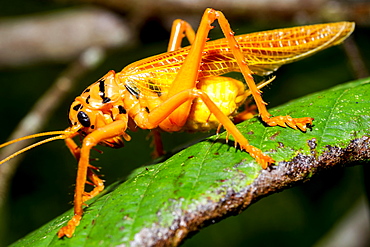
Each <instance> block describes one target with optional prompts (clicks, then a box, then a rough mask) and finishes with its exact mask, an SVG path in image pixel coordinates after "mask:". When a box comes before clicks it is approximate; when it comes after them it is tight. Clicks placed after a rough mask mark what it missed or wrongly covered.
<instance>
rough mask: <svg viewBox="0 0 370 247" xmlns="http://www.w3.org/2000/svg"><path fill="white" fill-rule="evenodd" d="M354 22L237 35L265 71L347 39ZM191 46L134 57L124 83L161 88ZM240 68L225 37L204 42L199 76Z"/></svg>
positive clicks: (254, 66) (253, 63) (253, 65)
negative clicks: (138, 57)
mask: <svg viewBox="0 0 370 247" xmlns="http://www.w3.org/2000/svg"><path fill="white" fill-rule="evenodd" d="M353 29H354V23H352V22H337V23H328V24H317V25H308V26H299V27H292V28H284V29H275V30H271V31H264V32H256V33H250V34H244V35H238V36H236V37H235V38H236V39H237V41H238V43H239V45H240V47H241V50H242V52H243V54H244V56H245V60H246V61H247V63H248V66H249V67H250V69H251V70H252V71H253V73H255V74H258V75H268V74H270V73H272V72H273V71H275V70H277V69H278V68H279V67H280V66H281V65H283V64H286V63H290V62H294V61H296V60H299V59H302V58H304V57H307V56H309V55H311V54H313V53H315V52H318V51H320V50H323V49H325V48H328V47H330V46H333V45H337V44H339V43H340V42H342V41H343V40H344V39H346V38H347V37H348V36H349V35H350V34H351V33H352V31H353ZM189 49H190V47H184V48H182V49H179V50H176V51H173V52H167V53H163V54H159V55H157V56H153V57H149V58H146V59H143V60H140V61H137V62H135V63H133V64H131V65H129V66H127V67H126V68H125V69H123V70H122V72H121V73H122V76H124V77H126V78H127V79H128V80H127V81H126V83H128V84H129V85H132V86H133V87H136V88H138V89H139V90H140V91H142V92H143V89H144V90H149V91H157V92H160V91H162V90H163V89H165V88H168V87H169V85H171V83H172V82H173V80H174V79H175V77H176V74H177V73H178V71H179V69H180V67H181V65H182V64H183V62H184V60H185V58H186V56H187V54H188V52H189ZM231 71H239V67H238V65H237V63H236V60H235V59H234V56H233V55H232V53H231V50H230V48H229V47H228V43H227V41H226V39H225V38H223V39H218V40H214V41H209V42H207V43H206V46H205V49H204V55H203V58H202V65H201V67H200V73H199V78H202V77H208V76H215V75H222V74H225V73H228V72H231Z"/></svg>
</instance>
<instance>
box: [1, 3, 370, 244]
mask: <svg viewBox="0 0 370 247" xmlns="http://www.w3.org/2000/svg"><path fill="white" fill-rule="evenodd" d="M94 2H95V4H94V6H95V7H97V8H104V9H106V10H109V11H113V12H115V13H116V14H117V16H119V17H120V18H123V19H125V20H126V21H127V23H128V24H129V26H130V28H131V31H132V42H131V43H130V45H129V46H128V45H122V46H121V47H118V48H117V47H116V48H114V49H108V51H107V52H108V55H107V58H106V59H105V60H104V61H103V62H102V63H101V65H99V66H98V67H97V68H96V69H94V70H93V71H92V72H89V73H87V74H86V75H85V76H84V77H83V78H82V79H81V80H79V82H78V84H77V86H76V87H75V88H74V90H73V92H71V93H70V94H69V95H68V97H67V99H65V100H63V102H62V103H61V105H60V106H59V107H58V108H57V111H56V112H55V113H54V114H53V115H52V117H51V118H50V119H49V120H48V121H47V125H46V127H45V128H44V129H43V131H46V130H63V129H65V128H66V127H67V126H68V121H67V111H68V108H69V105H70V103H71V102H72V101H73V99H74V98H75V97H76V96H78V95H79V94H80V93H81V92H82V91H83V89H84V88H86V87H87V86H88V85H90V84H91V83H93V82H95V81H96V80H97V79H99V78H100V77H101V76H103V75H104V74H105V73H106V72H107V71H108V70H111V69H113V70H115V71H120V70H121V69H122V68H123V67H125V66H126V65H128V64H129V63H131V62H134V61H137V60H139V59H142V58H145V57H148V56H151V55H154V54H158V53H162V52H165V51H166V47H167V42H168V38H169V33H170V31H169V30H170V29H169V27H170V24H169V23H170V21H171V20H173V19H174V18H178V17H180V18H186V17H189V18H190V19H191V21H194V23H197V22H199V18H200V17H201V15H202V13H203V11H204V9H205V8H204V5H205V3H204V4H199V6H198V5H197V4H193V6H191V7H189V6H182V4H184V3H180V2H181V1H179V5H178V8H175V7H173V9H172V10H171V6H169V5H167V6H160V2H161V1H159V2H158V3H156V4H155V5H153V4H151V5H148V6H146V5H145V4H146V1H136V2H130V1H127V5H123V6H121V7H117V6H114V2H115V1H109V2H110V4H107V3H105V4H101V3H99V1H94ZM221 2H222V1H221ZM247 2H248V3H249V1H246V4H247ZM284 2H285V1H276V3H275V4H276V6H271V5H270V6H266V8H270V9H263V8H262V9H261V10H260V11H258V10H255V11H251V10H249V11H247V10H246V11H245V14H243V11H242V9H240V8H235V9H233V8H232V6H228V7H227V8H226V7H225V8H222V6H221V7H218V6H213V5H212V2H209V3H208V6H210V7H214V8H218V9H221V10H223V11H224V14H225V15H226V17H227V18H228V19H229V21H230V23H231V26H232V28H233V29H234V31H235V32H236V33H237V34H243V33H248V32H252V31H260V30H266V29H274V28H279V27H289V26H295V25H303V24H305V23H306V22H307V23H317V22H327V21H330V20H332V19H333V20H332V21H336V19H335V18H333V17H332V16H333V14H332V13H331V12H330V10H331V8H330V6H327V8H328V9H329V11H328V13H329V14H328V13H327V12H324V11H323V10H322V8H321V7H323V6H322V5H320V6H317V7H316V8H315V6H313V7H312V6H310V7H309V8H308V7H307V10H306V9H305V8H304V7H300V8H298V9H299V11H298V10H297V9H294V8H293V6H292V9H289V8H279V4H283V3H284ZM331 2H333V1H331ZM338 3H340V4H342V5H344V6H347V5H345V4H348V6H357V5H353V4H354V3H362V2H361V1H338ZM363 3H364V4H365V5H364V6H367V8H368V11H369V12H365V13H362V12H361V13H362V15H364V16H359V15H360V14H361V13H360V14H358V12H356V10H353V11H354V12H353V13H354V14H353V13H352V12H350V11H348V10H346V11H345V13H344V14H343V15H342V16H341V15H339V16H340V18H342V20H355V21H358V20H359V22H358V23H357V27H356V30H355V32H354V34H353V35H352V38H353V40H352V41H354V42H355V44H357V46H358V48H359V51H360V54H361V57H362V58H364V59H365V61H364V65H365V67H364V68H365V70H362V72H361V73H362V74H361V73H360V77H361V76H365V75H366V68H369V65H370V60H369V57H370V50H369V49H368V45H369V42H370V26H369V23H370V22H367V23H368V24H367V25H366V21H364V18H368V19H370V6H369V5H366V1H364V2H363ZM130 4H131V5H130ZM135 4H136V5H138V6H134V5H135ZM91 5H92V4H91V3H88V1H83V2H80V1H47V0H39V1H36V0H28V1H26V0H13V1H12V2H11V3H10V2H1V3H0V15H1V17H2V18H1V19H0V23H2V22H4V21H7V22H8V21H9V18H10V17H11V20H10V21H12V20H17V19H18V18H24V17H25V15H29V14H33V15H36V16H37V15H38V14H39V13H40V14H42V13H44V12H49V11H51V13H57V12H58V11H60V10H65V9H66V8H68V9H74V8H77V7H81V6H91ZM284 6H285V5H284ZM274 7H276V9H275V8H274ZM333 8H336V9H335V10H336V11H339V10H337V9H338V6H336V5H334V7H332V9H333ZM353 8H355V7H353ZM148 9H149V10H148ZM144 10H145V11H144ZM143 12H144V13H143ZM339 12H340V11H339ZM350 13H352V15H351V14H350ZM356 13H357V14H356ZM176 14H178V16H176ZM275 14H276V15H275ZM356 18H358V19H356ZM76 25H77V24H76ZM24 31H26V30H24ZM61 32H63V31H61ZM106 35H110V33H109V32H107V34H106ZM47 37H48V33H47V32H45V36H44V37H40V39H43V38H47ZM211 37H212V38H215V37H221V32H220V31H219V30H215V31H212V33H211ZM1 42H2V37H1V36H0V47H1ZM15 42H16V40H15ZM56 49H57V47H56ZM1 53H2V51H1V48H0V56H1ZM70 62H71V59H70V60H68V59H64V60H61V61H57V60H53V61H51V60H49V61H47V60H46V61H42V62H40V61H38V62H36V63H34V64H27V65H19V66H8V67H7V66H3V67H0V83H1V97H0V104H1V105H2V107H0V116H2V117H1V119H2V121H1V122H0V124H1V131H0V140H1V141H0V142H5V140H6V139H7V138H8V137H9V135H10V133H11V132H12V130H13V129H14V128H15V126H16V125H17V123H18V122H19V121H20V120H21V119H22V117H23V116H24V115H25V114H26V113H27V112H28V111H29V110H30V108H31V107H32V105H33V104H34V103H35V102H36V101H37V99H38V98H40V97H41V95H43V93H44V92H45V91H46V90H47V89H48V87H49V86H50V85H51V84H52V83H53V82H54V80H55V79H56V78H57V77H58V76H59V75H60V73H62V72H63V71H64V70H65V69H66V67H67V66H68V64H69V63H70ZM358 74H359V73H358V72H356V69H353V67H351V65H350V59H349V58H348V57H347V56H346V51H345V49H344V48H343V46H339V47H334V48H330V49H328V50H325V51H322V52H320V53H319V54H316V55H314V56H312V57H310V58H307V59H305V60H302V61H299V62H296V63H293V64H290V65H286V66H283V67H282V68H280V69H279V70H278V71H277V72H276V73H275V75H277V79H276V80H275V81H274V82H273V83H272V84H271V85H269V86H268V87H267V88H265V89H264V99H265V101H267V102H268V103H269V107H270V108H271V107H273V106H277V105H279V104H282V103H284V102H287V101H289V100H291V99H294V98H297V97H300V96H303V95H306V94H309V93H312V92H316V91H319V90H323V89H327V88H330V87H332V86H334V85H337V84H340V83H343V82H347V81H350V80H353V79H356V77H358V76H359V75H358ZM237 78H239V79H241V76H237ZM302 107H304V106H302ZM312 117H314V116H312ZM148 133H149V132H148V131H140V130H139V131H138V132H135V133H130V134H132V141H131V142H128V143H126V144H125V145H126V146H125V147H124V148H123V149H120V150H114V149H109V148H104V147H99V149H100V150H102V151H103V152H104V153H103V154H102V155H101V154H99V153H97V152H93V157H94V158H98V159H99V161H95V162H93V164H94V165H96V166H99V167H102V169H101V174H104V179H105V180H106V185H109V184H111V183H113V182H114V181H116V180H117V179H120V178H124V177H126V176H127V175H128V174H129V173H130V171H132V170H133V169H134V168H136V167H139V166H142V165H144V164H149V163H150V162H151V156H150V153H151V151H152V149H151V147H150V141H148V140H147V139H146V137H147V135H148ZM205 136H207V133H205V134H204V133H200V134H187V133H174V134H165V135H164V143H165V149H166V150H168V151H171V150H176V149H178V148H180V147H182V146H186V145H188V143H191V142H194V141H197V140H199V138H203V137H205ZM76 164H77V163H76V161H75V160H74V158H73V157H72V156H71V155H70V153H69V151H68V150H67V148H66V147H65V145H64V143H63V142H62V141H56V142H52V143H49V144H46V145H43V146H42V147H38V148H35V149H34V150H32V151H29V152H27V154H26V155H25V156H24V159H23V161H22V162H21V164H20V166H19V168H18V170H17V172H16V174H15V176H14V177H13V179H12V181H11V184H10V185H9V186H10V187H9V189H10V191H9V194H8V197H7V198H6V201H7V203H6V206H5V209H4V210H3V212H2V214H1V215H0V246H6V245H8V244H10V243H12V242H14V241H15V240H17V239H19V238H21V237H22V236H25V235H26V234H27V233H29V232H31V231H33V230H35V229H37V228H38V227H40V226H41V225H43V224H45V223H46V222H48V221H50V220H51V219H53V218H54V217H56V216H58V215H59V214H61V213H63V212H65V211H66V210H67V209H69V208H71V207H72V205H71V201H72V199H73V191H74V180H75V173H76ZM366 174H367V176H368V172H367V171H366V170H364V169H363V167H362V166H356V167H353V168H347V169H337V170H330V171H328V172H325V173H323V174H321V175H319V176H316V177H314V178H313V179H312V180H311V182H309V183H306V184H303V185H301V186H299V187H295V188H292V189H289V190H286V191H284V192H282V193H278V194H275V195H272V196H269V197H267V198H264V199H263V200H261V201H259V202H257V203H256V204H254V205H253V206H251V207H250V208H249V209H248V210H246V211H245V212H243V213H242V214H241V215H239V216H237V217H230V218H228V219H226V220H224V221H222V222H220V223H218V224H215V225H212V226H210V227H207V228H206V229H203V230H201V231H200V232H199V233H197V234H196V235H194V236H193V237H192V238H191V239H189V240H187V241H186V242H185V243H184V246H204V245H209V246H247V245H248V246H312V245H314V244H315V243H317V242H318V241H319V240H320V239H322V238H324V237H325V236H327V234H328V232H330V230H331V229H333V227H335V226H336V224H337V222H338V221H339V220H340V219H341V218H342V217H343V216H345V215H346V213H347V212H348V211H349V210H350V209H351V208H352V207H353V206H355V205H356V203H357V202H358V200H360V199H361V198H365V197H366V190H367V187H366V184H367V183H368V179H367V178H366ZM0 179H1V177H0ZM366 205H367V204H366ZM365 216H366V215H364V217H365ZM367 239H368V238H367ZM367 243H368V242H367Z"/></svg>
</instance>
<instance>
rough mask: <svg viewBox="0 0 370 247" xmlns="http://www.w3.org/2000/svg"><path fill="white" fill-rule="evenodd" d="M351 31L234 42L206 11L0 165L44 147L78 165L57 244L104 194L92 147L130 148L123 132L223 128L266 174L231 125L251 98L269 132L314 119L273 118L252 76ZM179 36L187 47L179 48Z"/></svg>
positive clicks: (263, 159) (288, 32)
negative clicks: (212, 34)
mask: <svg viewBox="0 0 370 247" xmlns="http://www.w3.org/2000/svg"><path fill="white" fill-rule="evenodd" d="M216 19H217V20H218V22H219V24H220V27H221V29H222V32H223V34H224V35H225V38H223V39H218V40H214V41H208V38H207V37H208V33H209V31H210V30H211V29H212V26H211V24H212V23H213V22H214V21H215V20H216ZM353 29H354V23H351V22H338V23H328V24H318V25H310V26H301V27H293V28H285V29H277V30H272V31H265V32H257V33H251V34H245V35H239V36H234V33H233V31H232V30H231V28H230V26H229V23H228V21H227V19H226V18H225V16H224V15H223V13H222V12H220V11H215V10H213V9H207V10H206V11H205V13H204V15H203V17H202V19H201V23H200V25H199V28H198V31H197V33H196V34H195V32H194V30H193V29H192V28H191V26H190V25H189V24H188V23H187V22H185V21H182V20H176V21H175V22H174V25H173V28H172V32H171V39H170V42H169V46H168V52H166V53H163V54H159V55H156V56H153V57H149V58H146V59H143V60H140V61H137V62H135V63H132V64H130V65H128V66H127V67H125V68H124V69H123V70H122V71H121V72H119V73H115V72H114V71H109V72H108V73H107V74H106V75H105V76H103V77H102V78H101V79H99V80H98V81H97V82H95V83H94V84H92V85H91V86H89V87H88V88H87V89H85V91H84V92H83V93H82V94H81V95H80V96H78V97H77V98H76V99H75V101H74V102H73V103H72V105H71V107H70V112H69V121H70V127H69V128H67V129H66V130H64V131H52V132H45V133H40V134H35V135H30V136H26V137H23V138H19V139H16V140H13V141H10V142H7V143H4V144H2V145H0V148H1V147H4V146H7V145H9V144H12V143H15V142H18V141H21V140H25V139H29V138H34V137H39V136H49V135H56V136H54V137H50V138H48V139H45V140H43V141H40V142H38V143H35V144H33V145H30V146H28V147H26V148H24V149H22V150H20V151H18V152H16V153H14V154H12V155H10V156H9V157H7V158H5V159H4V160H2V161H1V162H0V164H2V163H4V162H6V161H7V160H9V159H11V158H13V157H15V156H17V155H18V154H20V153H23V152H25V151H27V150H29V149H31V148H33V147H35V146H38V145H41V144H43V143H46V142H50V141H53V140H57V139H64V140H65V142H66V145H67V147H68V148H69V150H70V151H71V153H72V154H73V155H74V156H75V157H76V159H77V160H78V171H77V179H76V188H75V195H74V216H73V217H72V219H71V220H70V221H69V222H68V223H67V225H66V226H64V227H63V228H61V229H60V230H59V232H58V237H60V238H61V237H63V236H67V237H72V235H73V233H74V231H75V228H76V227H77V226H78V225H79V222H80V220H81V218H82V215H83V206H84V205H85V204H84V202H85V201H87V200H88V199H90V198H92V197H94V196H96V195H97V194H99V193H100V192H101V191H102V190H103V189H104V183H103V180H101V179H100V178H99V177H98V176H97V175H96V174H95V173H94V170H96V169H97V168H95V167H94V166H92V165H90V164H89V157H90V150H91V148H93V147H94V146H96V145H97V144H102V145H107V146H110V147H121V146H123V139H124V140H126V141H129V140H130V136H129V135H128V134H127V133H126V130H127V129H133V128H135V127H140V128H142V129H156V128H159V129H161V130H163V131H167V132H174V131H181V130H191V131H200V130H209V129H214V128H217V127H219V126H221V125H222V126H223V127H224V128H225V129H226V131H227V132H228V133H229V134H231V135H232V136H233V137H234V139H235V145H237V144H239V146H240V148H241V149H242V150H245V151H246V152H248V153H249V154H250V155H251V156H252V157H253V158H254V159H255V160H256V161H257V162H258V163H259V164H260V165H261V166H262V167H263V168H266V167H267V166H268V165H269V164H272V163H274V162H275V161H274V160H273V159H272V158H271V157H270V156H268V155H266V154H264V153H263V152H262V151H261V150H260V149H258V148H256V147H254V146H252V145H250V144H248V141H247V140H246V139H245V137H244V136H243V135H242V134H241V133H240V132H239V130H238V128H237V127H236V126H235V125H234V123H233V122H232V121H231V120H230V118H232V117H233V116H234V115H235V114H236V112H237V110H238V108H239V106H241V105H242V104H243V103H244V102H245V100H246V98H247V96H248V95H250V94H251V95H252V96H253V98H254V100H255V103H256V106H257V109H258V112H259V116H260V118H261V120H262V121H263V122H265V123H266V124H267V125H269V126H277V125H278V126H282V127H286V126H289V127H291V128H293V129H300V130H302V131H306V128H307V126H308V125H310V124H312V120H313V118H311V117H303V118H292V117H290V116H276V117H272V116H271V115H270V114H269V113H268V111H267V109H266V103H265V102H264V101H263V100H262V97H261V92H260V90H259V88H260V87H262V86H263V85H265V84H266V83H268V82H269V81H267V82H265V84H262V85H260V86H257V85H256V84H255V82H254V80H253V77H252V74H253V73H254V74H257V75H262V76H265V75H268V74H270V73H272V72H273V71H275V70H276V69H277V68H279V67H280V66H281V65H283V64H286V63H289V62H293V61H296V60H298V59H301V58H304V57H306V56H309V55H311V54H313V53H315V52H317V51H320V50H322V49H325V48H327V47H330V46H333V45H337V44H339V43H340V42H342V41H343V40H344V39H346V38H347V37H348V36H349V35H350V34H351V32H352V31H353ZM184 36H186V37H187V38H188V40H189V41H190V43H191V46H189V47H184V48H181V41H182V39H183V37H184ZM232 71H237V72H241V73H242V74H243V77H244V79H245V81H246V84H247V86H248V90H247V89H246V88H245V86H244V84H243V83H242V82H240V81H238V80H235V79H232V78H228V77H222V76H221V75H223V74H225V73H228V72H232ZM198 99H200V100H198ZM241 116H242V117H243V114H242V115H241ZM77 135H80V136H82V137H83V138H84V139H83V142H82V146H81V148H80V147H79V146H78V145H77V144H76V143H75V142H74V141H73V139H72V138H73V137H75V136H77ZM122 138H123V139H122ZM86 183H88V184H91V185H93V186H94V188H93V189H92V190H91V191H90V192H86V191H85V184H86Z"/></svg>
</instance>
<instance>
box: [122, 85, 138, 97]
mask: <svg viewBox="0 0 370 247" xmlns="http://www.w3.org/2000/svg"><path fill="white" fill-rule="evenodd" d="M125 88H126V89H127V91H128V92H129V93H130V94H132V95H133V96H135V97H136V98H137V99H139V90H138V89H137V88H136V90H135V89H133V88H132V87H130V86H129V85H127V84H126V85H125Z"/></svg>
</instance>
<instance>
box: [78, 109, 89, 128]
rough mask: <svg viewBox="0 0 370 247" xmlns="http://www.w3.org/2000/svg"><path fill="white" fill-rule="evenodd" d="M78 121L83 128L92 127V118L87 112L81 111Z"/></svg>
mask: <svg viewBox="0 0 370 247" xmlns="http://www.w3.org/2000/svg"><path fill="white" fill-rule="evenodd" d="M77 119H78V121H79V122H80V124H82V126H84V127H90V125H91V123H90V118H89V116H88V115H87V114H86V113H85V112H83V111H79V112H78V113H77Z"/></svg>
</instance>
